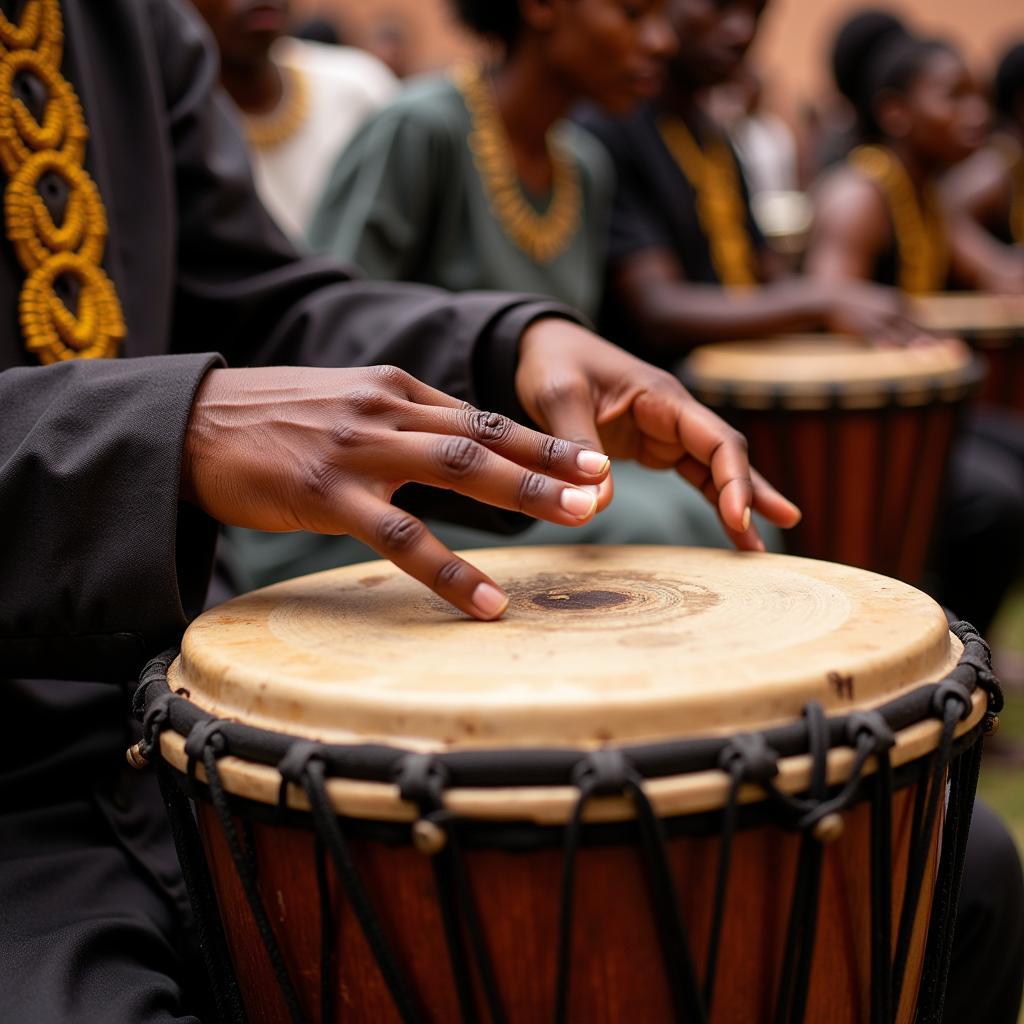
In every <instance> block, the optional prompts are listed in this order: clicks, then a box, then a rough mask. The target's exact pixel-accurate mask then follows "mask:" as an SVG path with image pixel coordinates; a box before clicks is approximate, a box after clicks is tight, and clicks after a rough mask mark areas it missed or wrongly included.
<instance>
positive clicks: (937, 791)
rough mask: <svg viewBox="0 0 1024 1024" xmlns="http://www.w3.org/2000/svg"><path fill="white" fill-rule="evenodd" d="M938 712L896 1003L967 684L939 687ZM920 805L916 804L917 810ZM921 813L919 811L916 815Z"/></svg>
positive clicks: (911, 860) (896, 969) (897, 961)
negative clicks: (939, 732)
mask: <svg viewBox="0 0 1024 1024" xmlns="http://www.w3.org/2000/svg"><path fill="white" fill-rule="evenodd" d="M934 708H935V711H936V713H938V714H939V715H941V718H942V735H941V737H940V740H939V746H938V748H937V749H936V751H935V753H934V754H933V755H932V770H931V773H930V776H929V777H928V778H926V779H925V781H924V782H923V783H922V786H923V787H926V790H927V796H926V797H924V798H923V799H922V801H921V806H922V807H923V814H922V817H921V820H920V827H919V829H916V830H915V831H914V833H913V838H912V840H911V846H910V852H909V854H908V858H907V880H906V883H905V886H904V890H903V906H902V909H901V911H900V923H899V930H898V932H897V937H896V953H895V957H894V960H893V970H892V978H893V994H892V1005H893V1006H899V1005H900V998H901V996H902V994H903V983H904V977H905V974H906V968H907V960H908V958H909V955H910V941H911V938H912V936H913V931H914V922H915V921H916V919H917V909H918V904H919V903H920V898H921V891H922V888H923V885H924V877H925V871H926V869H927V866H928V857H929V853H930V849H931V843H932V836H933V834H934V831H935V822H936V819H937V816H938V810H939V804H940V802H941V799H942V797H943V795H944V793H945V788H946V787H945V780H946V769H947V768H948V766H949V762H950V758H951V756H952V753H953V735H954V732H955V731H956V726H957V723H958V722H959V721H960V720H961V719H963V718H966V717H967V715H968V714H969V713H970V709H971V699H970V694H969V692H968V691H967V690H966V688H965V687H963V686H961V685H960V684H958V683H955V682H951V681H947V682H945V683H943V684H941V686H940V687H939V688H938V690H937V692H936V694H935V698H934ZM916 810H917V808H916V807H915V811H916ZM916 818H917V815H916V814H915V819H916Z"/></svg>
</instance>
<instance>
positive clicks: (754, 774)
mask: <svg viewBox="0 0 1024 1024" xmlns="http://www.w3.org/2000/svg"><path fill="white" fill-rule="evenodd" d="M718 767H719V768H721V770H722V771H723V772H726V773H728V774H729V775H732V776H733V777H734V778H736V779H738V780H740V781H743V782H756V783H758V784H759V785H761V786H767V785H768V783H770V782H771V781H772V779H774V778H775V776H776V775H778V774H779V755H778V752H777V751H776V750H775V749H774V748H772V747H770V746H769V745H768V741H767V740H766V739H765V738H764V736H763V735H762V734H761V733H756V732H755V733H740V735H738V736H734V737H733V739H732V740H731V741H730V742H729V745H728V746H727V747H726V748H725V749H724V750H723V751H722V753H721V754H720V755H719V757H718Z"/></svg>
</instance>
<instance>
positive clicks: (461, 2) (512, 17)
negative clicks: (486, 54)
mask: <svg viewBox="0 0 1024 1024" xmlns="http://www.w3.org/2000/svg"><path fill="white" fill-rule="evenodd" d="M455 11H456V13H457V14H458V16H459V19H460V20H461V21H462V23H463V24H464V25H465V26H466V27H467V28H470V29H472V30H473V31H474V32H477V33H479V34H480V35H482V36H493V37H494V38H496V39H498V40H499V41H500V42H502V43H504V44H505V46H506V47H509V48H511V47H512V46H513V45H514V44H515V43H516V41H517V40H518V38H519V33H520V31H521V30H522V27H523V19H522V15H521V14H520V13H519V3H518V0H455Z"/></svg>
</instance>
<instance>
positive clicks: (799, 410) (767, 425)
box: [683, 339, 982, 583]
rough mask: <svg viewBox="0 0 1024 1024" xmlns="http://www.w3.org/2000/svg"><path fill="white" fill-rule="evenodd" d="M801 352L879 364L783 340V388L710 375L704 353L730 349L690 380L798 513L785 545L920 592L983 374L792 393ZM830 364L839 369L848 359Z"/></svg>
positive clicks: (837, 384)
mask: <svg viewBox="0 0 1024 1024" xmlns="http://www.w3.org/2000/svg"><path fill="white" fill-rule="evenodd" d="M804 343H806V344H807V346H808V348H809V349H810V348H811V347H812V346H813V350H814V353H815V355H818V354H820V353H821V352H822V351H824V350H826V349H827V348H828V347H829V346H830V345H834V346H835V349H836V353H837V357H842V356H843V354H844V353H849V354H850V355H852V356H854V359H853V360H851V362H852V363H853V365H856V363H859V362H864V361H867V360H871V359H873V358H875V356H874V355H873V354H868V353H867V352H866V351H865V350H864V349H863V348H861V349H860V351H859V352H857V350H856V348H855V347H854V346H852V345H851V343H850V342H846V341H841V340H839V339H834V340H829V339H820V340H815V341H810V340H809V339H808V340H806V342H805V341H804V339H801V340H800V341H794V343H793V345H792V348H789V347H788V343H786V342H782V343H780V345H779V351H780V356H781V358H780V361H779V366H778V368H777V369H775V370H772V369H771V368H769V369H768V373H769V374H771V373H777V374H778V376H777V378H776V379H771V378H769V379H766V380H765V381H763V383H762V384H761V386H760V387H759V386H758V385H757V383H756V382H752V381H750V380H742V381H738V382H737V385H736V386H735V387H734V386H733V385H732V384H731V382H730V381H729V380H728V379H724V378H723V377H721V376H718V375H716V376H715V377H714V379H707V378H705V377H704V376H703V374H702V372H701V370H702V368H703V366H702V363H701V362H699V360H701V359H702V358H703V353H705V352H706V353H708V354H709V355H711V356H712V357H715V356H717V352H713V350H724V349H726V348H728V346H724V345H718V346H708V347H707V348H706V349H703V350H702V349H698V350H697V351H696V353H695V355H694V358H692V359H691V360H690V362H689V363H688V364H686V366H685V367H684V370H683V380H684V382H685V383H686V384H687V386H688V387H690V389H691V390H692V391H693V392H694V394H695V396H696V397H697V398H699V399H700V400H701V401H702V402H704V403H705V404H707V405H709V406H711V408H713V409H715V411H716V412H718V413H719V414H720V415H721V416H723V417H724V418H725V419H727V420H728V421H729V422H730V423H731V424H732V425H733V426H735V427H736V429H737V430H739V431H740V432H741V433H743V434H744V435H745V436H746V438H747V442H748V444H749V446H750V456H751V462H752V463H753V464H754V465H755V466H757V467H758V469H759V470H760V472H762V473H763V474H764V475H765V476H766V477H767V478H768V479H769V480H771V481H772V482H773V483H774V484H775V485H776V486H777V487H778V488H779V489H780V490H781V491H782V492H783V493H784V494H785V495H786V496H787V497H788V498H790V499H791V500H792V501H794V502H796V504H797V505H798V506H800V508H801V510H802V512H803V519H802V521H801V522H800V523H799V524H798V525H797V526H796V527H795V528H794V529H792V530H788V531H786V534H785V538H784V539H785V543H786V548H787V550H788V551H790V553H792V554H797V555H803V556H806V557H809V558H819V559H825V560H827V561H832V562H841V563H843V564H845V565H853V566H857V567H859V568H862V569H869V570H871V571H872V572H878V573H882V574H883V575H886V576H893V577H896V578H898V579H902V580H907V581H908V582H911V583H916V582H918V581H919V580H920V579H921V577H922V574H923V571H924V568H925V563H926V560H927V557H928V551H929V545H930V542H931V537H932V534H933V532H934V528H935V525H936V522H937V517H938V513H939V510H940V508H941V503H942V498H943V493H944V489H945V483H946V477H947V469H948V465H949V459H950V454H951V451H952V447H953V442H954V440H955V438H956V435H957V432H958V430H959V428H960V424H961V420H962V417H963V414H964V412H965V409H966V406H967V402H968V400H969V398H970V397H971V396H972V395H973V393H974V391H975V389H976V386H977V383H978V381H979V380H980V378H981V375H982V367H981V365H980V364H979V363H978V362H977V361H973V362H972V361H970V360H968V359H966V358H965V359H964V361H963V364H962V366H961V369H960V371H959V372H955V373H952V374H947V376H948V378H949V379H945V377H944V378H941V379H936V380H930V379H929V377H928V375H927V373H926V372H922V373H921V374H920V379H919V380H917V381H915V380H913V379H912V378H911V379H904V380H898V379H897V380H893V381H891V382H888V381H886V380H885V379H884V378H880V379H878V380H876V381H870V382H869V384H868V386H865V382H864V381H862V380H856V379H854V380H853V381H852V382H851V384H850V387H851V390H849V391H847V390H846V388H847V382H846V381H844V380H843V378H842V377H841V376H840V375H838V374H837V375H836V376H833V377H831V378H828V377H823V378H821V379H818V380H815V379H813V376H812V377H811V378H810V380H809V381H798V384H797V387H796V388H795V389H791V388H790V387H789V385H788V382H787V379H786V376H785V374H786V373H787V370H788V368H789V367H790V366H792V365H793V364H794V363H795V362H798V361H799V360H800V345H802V344H804ZM744 344H746V343H744ZM773 345H774V343H772V342H765V343H762V344H758V345H750V346H749V347H750V348H751V350H752V352H754V353H756V355H757V356H758V358H766V357H767V358H770V353H771V352H772V349H773ZM851 350H852V351H851ZM767 358H766V362H767ZM885 358H887V359H889V360H892V359H893V358H894V354H893V353H889V354H887V355H886V357H885ZM830 363H833V366H832V367H830V369H834V368H835V367H836V366H840V359H839V358H837V359H836V360H835V361H834V362H833V361H832V360H830ZM840 368H841V366H840ZM808 385H809V386H808Z"/></svg>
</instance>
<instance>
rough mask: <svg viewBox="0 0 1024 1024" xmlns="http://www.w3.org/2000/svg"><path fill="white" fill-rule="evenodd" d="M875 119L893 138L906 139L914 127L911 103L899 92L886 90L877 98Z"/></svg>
mask: <svg viewBox="0 0 1024 1024" xmlns="http://www.w3.org/2000/svg"><path fill="white" fill-rule="evenodd" d="M875 121H876V122H877V123H878V127H879V128H881V129H882V132H883V133H884V134H885V135H887V136H889V138H891V139H905V138H906V137H907V136H908V135H909V134H910V132H911V130H912V129H913V127H914V117H913V114H912V112H911V110H910V104H909V103H908V102H907V98H906V97H905V96H901V95H900V94H899V93H897V92H884V93H882V94H881V96H879V97H878V99H877V100H875Z"/></svg>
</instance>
